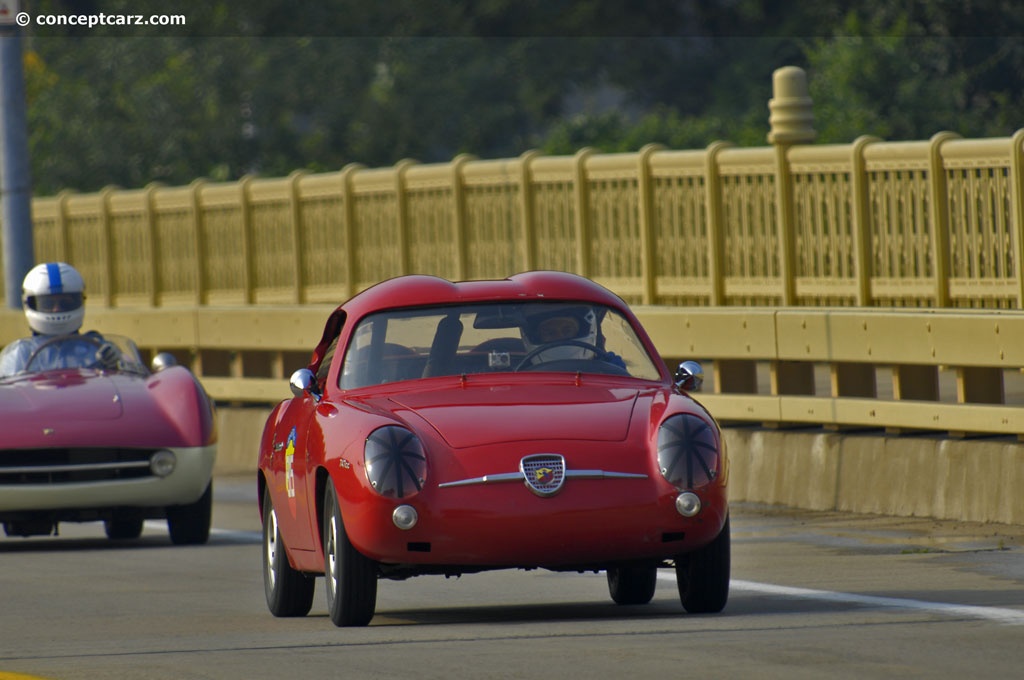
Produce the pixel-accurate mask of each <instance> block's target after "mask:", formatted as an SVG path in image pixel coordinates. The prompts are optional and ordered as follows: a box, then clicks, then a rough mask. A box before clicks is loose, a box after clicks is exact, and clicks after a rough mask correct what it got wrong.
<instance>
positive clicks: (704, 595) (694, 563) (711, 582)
mask: <svg viewBox="0 0 1024 680" xmlns="http://www.w3.org/2000/svg"><path fill="white" fill-rule="evenodd" d="M730 561H731V547H730V538H729V518H728V517H727V518H726V519H725V524H724V525H723V526H722V531H721V532H719V534H718V536H716V537H715V540H713V541H711V542H710V543H708V544H707V545H706V546H704V547H703V548H701V549H700V550H696V551H694V552H692V553H688V554H686V555H680V556H679V557H677V558H676V584H677V585H678V586H679V600H680V602H682V604H683V609H685V610H686V611H688V612H689V613H691V614H716V613H718V612H720V611H722V610H723V609H725V603H726V602H727V601H728V600H729V572H730Z"/></svg>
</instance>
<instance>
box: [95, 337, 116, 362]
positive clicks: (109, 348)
mask: <svg viewBox="0 0 1024 680" xmlns="http://www.w3.org/2000/svg"><path fill="white" fill-rule="evenodd" d="M120 358H121V353H120V352H118V351H117V348H116V347H114V343H112V342H109V341H106V340H104V341H103V343H102V344H101V345H100V346H99V347H97V348H96V363H97V364H98V365H99V366H100V367H102V368H106V369H113V368H117V361H118V359H120Z"/></svg>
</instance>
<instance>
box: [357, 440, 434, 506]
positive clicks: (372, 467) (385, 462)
mask: <svg viewBox="0 0 1024 680" xmlns="http://www.w3.org/2000/svg"><path fill="white" fill-rule="evenodd" d="M363 461H364V462H365V464H366V478H367V479H368V480H369V481H370V486H372V487H373V489H374V491H376V492H377V493H379V494H380V495H381V496H387V497H389V498H405V497H407V496H411V495H413V494H414V493H416V492H417V491H419V490H420V489H422V488H423V484H424V483H425V482H426V481H427V457H426V454H425V453H424V451H423V444H422V443H421V442H420V440H419V437H417V436H416V435H415V434H413V433H412V432H410V431H409V430H407V429H405V428H404V427H399V426H398V425H387V426H385V427H382V428H380V429H377V430H374V431H373V432H372V433H371V434H370V436H369V437H367V438H366V447H365V449H364V450H363Z"/></svg>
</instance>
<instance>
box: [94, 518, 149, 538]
mask: <svg viewBox="0 0 1024 680" xmlns="http://www.w3.org/2000/svg"><path fill="white" fill-rule="evenodd" d="M142 523H143V520H142V518H141V517H135V516H131V515H114V516H113V517H111V518H110V519H108V520H104V521H103V529H104V531H106V532H107V538H109V539H111V540H113V541H119V540H130V539H133V538H138V537H139V536H141V535H142Z"/></svg>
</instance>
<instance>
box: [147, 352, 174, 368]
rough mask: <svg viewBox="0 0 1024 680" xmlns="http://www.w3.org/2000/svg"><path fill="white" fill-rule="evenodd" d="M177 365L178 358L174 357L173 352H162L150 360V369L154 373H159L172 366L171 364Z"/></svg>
mask: <svg viewBox="0 0 1024 680" xmlns="http://www.w3.org/2000/svg"><path fill="white" fill-rule="evenodd" d="M177 365H178V360H177V359H175V358H174V355H173V354H171V353H170V352H160V353H159V354H157V355H156V356H155V357H153V360H152V361H151V362H149V369H150V370H151V371H153V372H154V373H159V372H160V371H162V370H164V369H165V368H170V367H171V366H177Z"/></svg>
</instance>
